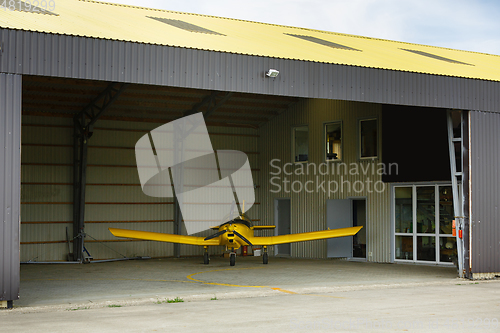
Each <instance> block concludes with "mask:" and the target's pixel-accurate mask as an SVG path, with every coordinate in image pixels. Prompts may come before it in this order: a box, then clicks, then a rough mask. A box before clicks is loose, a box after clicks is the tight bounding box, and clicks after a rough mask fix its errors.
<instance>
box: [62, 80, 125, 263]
mask: <svg viewBox="0 0 500 333" xmlns="http://www.w3.org/2000/svg"><path fill="white" fill-rule="evenodd" d="M127 85H128V84H126V83H121V84H119V83H115V82H113V83H111V84H109V85H108V87H106V89H104V90H103V91H102V92H101V93H100V94H99V96H97V97H96V98H95V99H94V100H93V101H92V102H91V103H89V104H88V105H87V106H86V107H85V108H84V109H83V110H82V111H80V112H79V113H78V114H77V115H76V116H75V117H74V118H73V120H74V138H73V140H74V141H73V160H74V168H73V254H72V255H70V259H72V260H75V261H80V262H81V261H83V260H84V253H83V250H84V242H85V188H86V183H87V154H88V141H89V139H90V137H91V136H92V134H93V132H94V124H95V123H96V122H97V120H98V119H99V118H100V117H101V116H102V114H103V113H104V111H106V110H107V109H108V108H109V107H110V106H111V105H112V104H113V103H114V101H115V100H116V99H117V98H118V97H119V96H120V94H121V93H122V92H123V91H124V90H125V88H126V87H127ZM71 257H72V258H71Z"/></svg>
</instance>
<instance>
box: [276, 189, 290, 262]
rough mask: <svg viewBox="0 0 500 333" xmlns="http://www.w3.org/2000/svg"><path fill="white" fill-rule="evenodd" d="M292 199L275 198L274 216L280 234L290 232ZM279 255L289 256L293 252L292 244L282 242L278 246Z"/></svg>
mask: <svg viewBox="0 0 500 333" xmlns="http://www.w3.org/2000/svg"><path fill="white" fill-rule="evenodd" d="M290 209H291V205H290V199H288V198H284V199H281V198H280V199H274V218H275V224H276V227H277V230H276V233H277V234H278V235H288V234H290V218H291V212H290ZM276 251H277V254H278V255H284V256H289V255H290V254H291V251H290V244H280V245H277V246H276Z"/></svg>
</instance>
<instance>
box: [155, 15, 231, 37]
mask: <svg viewBox="0 0 500 333" xmlns="http://www.w3.org/2000/svg"><path fill="white" fill-rule="evenodd" d="M146 17H148V18H150V19H153V20H156V21H160V22H162V23H166V24H168V25H171V26H173V27H176V28H179V29H183V30H186V31H189V32H198V33H202V34H210V35H219V36H225V35H224V34H220V33H218V32H215V31H212V30H208V29H205V28H202V27H200V26H197V25H194V24H191V23H188V22H184V21H181V20H172V19H167V18H163V17H153V16H146Z"/></svg>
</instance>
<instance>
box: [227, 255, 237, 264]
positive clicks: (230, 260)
mask: <svg viewBox="0 0 500 333" xmlns="http://www.w3.org/2000/svg"><path fill="white" fill-rule="evenodd" d="M229 264H230V265H231V266H234V264H236V254H230V255H229Z"/></svg>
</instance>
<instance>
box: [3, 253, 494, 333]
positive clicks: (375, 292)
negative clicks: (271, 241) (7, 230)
mask: <svg viewBox="0 0 500 333" xmlns="http://www.w3.org/2000/svg"><path fill="white" fill-rule="evenodd" d="M177 297H178V298H181V299H182V300H183V301H184V302H182V303H175V304H170V303H168V302H167V300H171V299H174V298H177ZM460 304H462V305H466V306H459V307H457V305H460ZM453 319H456V320H459V321H458V322H453V321H452V320H453ZM469 319H470V320H472V321H470V320H469ZM479 319H480V320H481V323H479V321H478V320H479ZM495 319H496V321H495ZM460 320H463V321H462V322H460ZM467 320H469V322H470V323H471V324H469V325H474V320H476V321H475V324H476V327H468V326H467V325H468V322H467ZM487 320H488V323H489V326H488V327H487V326H486V322H487ZM499 320H500V281H485V282H472V281H468V280H461V279H459V278H457V277H456V270H455V268H452V267H437V266H420V265H402V264H399V265H398V264H374V263H364V262H347V261H341V260H300V259H284V258H270V260H269V264H268V265H263V264H262V261H261V258H258V257H256V258H254V257H245V258H240V257H239V258H237V262H236V266H234V267H230V266H229V262H228V259H223V258H212V260H211V263H210V265H203V264H202V263H201V258H187V259H152V260H143V261H142V260H141V261H120V262H109V263H98V264H97V263H96V264H87V265H23V266H22V267H21V299H20V300H18V301H15V302H14V309H12V310H4V311H0V327H1V329H2V330H9V329H10V330H13V331H18V332H30V331H33V332H35V331H36V332H59V331H60V332H66V331H72V332H80V331H82V332H83V331H87V332H88V331H102V332H117V331H121V332H123V331H127V332H151V331H165V332H166V331H168V332H173V331H183V332H186V331H192V332H198V331H206V332H219V331H220V330H223V329H229V328H230V327H233V328H238V329H246V330H249V331H254V330H255V329H257V328H258V329H260V330H264V331H268V332H274V331H276V332H277V331H310V330H311V329H313V330H314V331H332V330H333V331H432V330H434V331H443V332H446V331H452V330H453V331H458V332H459V331H464V332H465V331H470V329H471V328H481V329H482V331H486V332H489V331H491V332H499V331H500V327H499V326H498V325H497V326H494V325H495V322H496V323H498V321H499ZM374 324H375V325H379V326H380V325H382V324H383V325H385V327H377V326H373V325H374ZM447 324H448V326H446V325H447ZM452 324H455V325H458V326H456V327H452V326H451V325H452ZM339 325H340V326H339ZM342 325H343V326H342ZM346 325H348V326H346ZM349 325H350V326H349ZM367 325H368V326H367ZM369 325H371V326H369ZM492 325H493V326H492ZM339 327H340V328H339Z"/></svg>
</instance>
